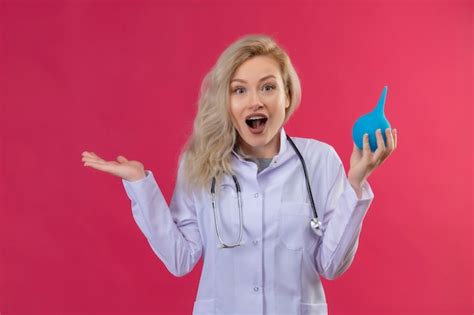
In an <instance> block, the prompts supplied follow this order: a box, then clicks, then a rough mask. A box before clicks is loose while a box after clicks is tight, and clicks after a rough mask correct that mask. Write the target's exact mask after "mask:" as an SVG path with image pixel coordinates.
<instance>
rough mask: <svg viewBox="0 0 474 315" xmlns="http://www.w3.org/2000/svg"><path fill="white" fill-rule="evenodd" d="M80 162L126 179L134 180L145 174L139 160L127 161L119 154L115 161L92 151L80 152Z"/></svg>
mask: <svg viewBox="0 0 474 315" xmlns="http://www.w3.org/2000/svg"><path fill="white" fill-rule="evenodd" d="M82 162H84V166H89V167H92V168H94V169H96V170H99V171H103V172H106V173H109V174H112V175H115V176H118V177H120V178H123V179H125V180H128V181H135V180H139V179H142V178H144V177H145V176H146V174H145V167H144V166H143V164H142V163H141V162H139V161H129V160H127V159H126V158H125V157H124V156H122V155H119V156H118V157H117V161H105V160H104V159H102V158H100V157H99V156H98V155H97V154H95V153H94V152H88V151H84V152H82Z"/></svg>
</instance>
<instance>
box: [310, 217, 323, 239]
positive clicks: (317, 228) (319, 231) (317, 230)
mask: <svg viewBox="0 0 474 315" xmlns="http://www.w3.org/2000/svg"><path fill="white" fill-rule="evenodd" d="M310 225H311V231H313V232H314V234H316V235H318V236H323V228H322V225H321V221H319V219H318V218H312V219H311V222H310Z"/></svg>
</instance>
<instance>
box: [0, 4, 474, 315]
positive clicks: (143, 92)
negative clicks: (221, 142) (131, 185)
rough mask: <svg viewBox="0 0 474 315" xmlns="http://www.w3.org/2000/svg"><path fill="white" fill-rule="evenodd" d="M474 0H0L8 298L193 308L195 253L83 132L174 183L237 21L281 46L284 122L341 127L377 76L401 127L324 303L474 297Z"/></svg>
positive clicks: (308, 129) (415, 307) (124, 308)
mask: <svg viewBox="0 0 474 315" xmlns="http://www.w3.org/2000/svg"><path fill="white" fill-rule="evenodd" d="M473 13H474V6H473V2H472V1H336V2H329V1H327V2H326V1H325V2H322V1H315V2H310V1H288V0H285V1H283V0H281V1H263V0H257V1H250V0H241V1H234V2H228V3H224V2H221V1H187V0H186V1H184V0H181V1H131V0H130V1H125V0H123V1H112V0H107V1H106V0H102V1H99V0H97V1H79V0H77V1H67V2H53V1H44V0H43V1H33V0H30V1H12V0H3V1H1V2H0V40H1V42H0V80H1V81H0V82H1V83H0V86H1V94H0V97H1V98H0V106H1V114H0V119H1V124H0V128H1V129H0V131H1V141H0V150H1V151H0V152H1V175H0V179H1V180H0V185H1V187H0V188H1V189H0V194H1V195H0V198H1V199H0V200H1V208H0V209H1V211H0V240H1V241H0V246H1V257H0V313H1V314H2V315H4V314H169V313H174V314H190V313H191V311H192V306H193V301H194V298H195V295H196V292H197V291H196V290H197V285H198V281H199V276H200V271H201V267H202V264H201V262H200V263H199V264H198V265H197V267H196V268H195V269H194V270H193V272H192V273H190V274H188V275H186V276H185V277H182V278H175V277H174V276H172V275H171V274H170V273H168V271H167V270H166V268H165V267H164V265H163V264H162V262H161V261H160V260H159V259H158V257H156V256H155V254H154V253H153V252H152V250H151V248H150V247H149V245H148V243H147V242H146V239H145V237H144V236H143V235H142V234H141V232H140V231H139V230H138V227H137V226H136V224H135V222H134V221H133V218H132V215H131V208H130V201H129V199H128V197H127V196H126V194H125V190H124V188H123V186H122V183H121V181H120V178H118V177H114V176H111V175H109V174H106V173H102V172H99V171H96V170H93V169H91V168H87V167H84V166H83V164H82V162H81V152H83V151H84V150H88V151H94V152H96V153H97V154H99V155H101V156H102V157H104V158H105V159H108V160H111V159H115V158H116V156H117V155H119V154H123V155H124V156H126V157H127V158H129V159H136V160H139V161H141V162H143V163H144V164H145V167H146V168H147V169H151V170H153V172H154V173H155V176H156V178H157V181H158V184H159V185H160V187H161V188H162V190H163V192H164V194H165V196H166V198H167V200H168V201H169V200H170V198H171V194H172V192H173V188H174V183H175V170H176V163H177V157H178V153H179V149H180V148H181V146H182V145H183V144H184V142H185V140H186V138H187V136H188V135H189V133H190V131H191V126H192V122H193V118H194V115H195V112H196V102H197V97H198V91H199V86H200V83H201V80H202V78H203V77H204V75H205V73H206V72H207V71H208V70H209V69H210V68H211V66H212V65H213V64H214V62H215V61H216V59H217V57H218V55H219V54H220V53H221V52H222V51H223V49H224V48H225V47H226V46H227V45H229V44H230V43H231V42H233V41H234V40H236V39H237V38H238V37H240V36H242V35H245V34H248V33H266V34H269V35H272V36H274V37H275V39H277V41H279V42H280V43H281V45H282V46H283V47H284V48H286V50H287V51H288V53H289V54H290V57H291V58H292V61H293V63H294V65H295V67H296V70H297V71H298V73H299V75H300V78H301V81H302V88H303V99H302V103H301V107H300V109H299V110H298V111H297V112H296V113H295V115H294V116H293V118H292V119H291V120H290V121H289V123H288V124H287V125H286V126H285V128H286V130H287V132H288V134H289V135H291V136H302V137H310V138H315V139H319V140H321V141H324V142H327V143H330V144H331V145H333V146H334V147H335V148H336V150H337V152H338V153H339V155H340V157H341V159H342V160H343V162H344V164H345V167H346V171H347V170H348V167H349V157H350V153H351V151H352V140H351V128H352V124H353V122H354V121H355V120H356V119H357V117H359V116H360V115H362V114H364V113H366V112H368V111H370V110H372V108H373V107H374V106H375V104H376V102H377V100H378V97H379V96H380V93H381V91H382V88H383V86H384V85H387V86H388V95H387V102H386V115H387V118H388V119H389V121H390V122H391V124H392V127H396V128H397V129H398V131H399V147H398V148H397V150H396V151H395V152H394V153H393V155H392V156H391V157H390V158H389V159H388V160H387V161H386V162H385V163H384V164H383V165H382V166H381V167H380V168H379V169H377V170H376V171H375V172H374V173H373V174H372V175H371V176H370V177H369V182H370V183H371V185H372V187H373V190H374V193H375V199H374V201H373V204H372V206H371V208H370V210H369V212H368V214H367V216H366V219H365V221H364V226H363V229H362V233H361V238H360V243H359V249H358V252H357V254H356V258H355V260H354V262H353V264H352V266H351V268H350V269H349V270H348V271H347V272H346V273H345V274H344V275H343V276H342V277H341V278H339V279H337V280H335V281H327V280H324V287H325V291H326V295H327V302H328V305H329V312H330V314H331V315H340V314H351V315H352V314H466V315H467V314H472V312H473V311H474V306H473V296H474V294H473V265H474V261H473V253H472V252H473V216H472V212H473V197H472V196H473V187H472V177H473V168H472V165H473V158H472V145H473V130H472V121H473V115H472V106H473V96H472V90H473V56H474V54H473V48H472V43H473V28H474V27H473V22H472V19H473Z"/></svg>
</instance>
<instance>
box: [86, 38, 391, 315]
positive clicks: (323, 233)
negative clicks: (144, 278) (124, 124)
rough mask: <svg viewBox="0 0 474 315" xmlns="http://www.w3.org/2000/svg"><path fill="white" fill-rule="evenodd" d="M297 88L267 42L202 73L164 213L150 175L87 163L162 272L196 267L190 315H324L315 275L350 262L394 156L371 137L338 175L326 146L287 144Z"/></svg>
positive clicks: (238, 48) (120, 160)
mask: <svg viewBox="0 0 474 315" xmlns="http://www.w3.org/2000/svg"><path fill="white" fill-rule="evenodd" d="M300 99H301V88H300V81H299V78H298V75H297V73H296V71H295V69H294V68H293V66H292V63H291V61H290V58H289V57H288V55H287V54H286V52H285V51H284V50H283V49H282V48H281V47H279V46H278V44H277V43H276V42H275V40H273V39H272V38H271V37H269V36H264V35H248V36H245V37H242V38H240V39H238V40H237V41H236V42H234V43H232V44H231V45H230V46H229V47H228V48H227V49H226V50H225V51H224V52H223V53H222V55H221V56H220V57H219V59H218V60H217V63H216V64H215V66H214V67H213V69H212V70H211V71H210V72H209V73H208V74H207V75H206V77H205V79H204V81H203V84H202V88H201V94H200V99H199V110H198V112H197V115H196V118H195V121H194V128H193V132H192V135H191V136H190V138H189V140H188V142H187V144H186V145H185V146H184V148H183V151H182V153H181V156H180V159H179V163H178V172H177V181H176V187H175V190H174V193H173V197H172V199H171V202H170V204H169V205H168V204H167V202H166V200H165V198H164V197H163V194H162V192H161V191H160V188H159V186H158V184H157V182H156V181H155V178H154V173H153V172H152V171H151V170H145V168H144V166H143V164H142V163H140V162H138V161H129V160H127V159H126V158H125V157H123V156H118V157H117V161H104V160H103V159H101V158H100V157H99V156H97V155H96V154H94V153H93V152H84V153H83V159H82V160H83V162H85V164H84V165H85V166H90V167H93V168H94V169H97V170H101V171H104V172H108V173H110V174H113V175H116V176H119V177H121V178H122V181H123V185H124V187H125V190H126V193H127V195H128V197H129V198H130V200H131V201H132V203H131V204H132V213H133V217H134V219H135V221H136V223H137V225H138V227H139V228H140V230H141V231H142V232H143V234H144V235H145V236H146V238H147V240H148V242H149V244H150V246H151V248H152V249H153V251H154V252H155V253H156V255H157V256H158V257H159V258H160V259H161V261H162V262H163V263H164V264H165V265H166V267H167V268H168V270H169V271H170V272H171V273H172V274H174V275H176V276H183V275H185V274H187V273H189V272H190V271H191V270H192V269H193V268H194V266H195V265H196V263H197V262H198V261H199V259H200V258H201V257H203V258H204V261H203V269H202V274H201V279H200V283H199V289H198V294H197V298H196V300H195V303H194V311H193V313H194V314H327V304H326V299H325V295H324V290H323V287H322V285H321V281H320V276H322V277H324V278H326V279H335V278H337V277H339V276H340V275H341V274H342V273H344V272H345V271H346V270H347V269H348V268H349V266H350V264H351V262H352V261H353V259H354V255H355V252H356V249H357V246H358V239H359V234H360V230H361V226H362V221H363V218H364V216H365V214H366V213H367V210H368V208H369V206H370V204H371V202H372V200H373V198H374V194H373V192H372V190H371V187H370V185H369V183H368V182H367V178H368V176H369V175H370V174H371V173H372V172H373V170H374V169H375V168H377V167H378V166H379V165H380V164H381V163H382V162H383V161H384V160H385V159H386V158H387V157H388V156H389V155H390V154H391V153H392V151H393V150H394V149H395V147H396V145H397V135H396V130H393V133H392V130H390V129H387V130H385V131H384V132H386V136H387V143H386V144H385V143H384V140H383V138H382V135H381V133H380V132H377V134H376V137H377V141H378V148H377V150H376V151H375V152H371V150H370V148H369V142H368V136H367V135H365V137H364V140H363V141H364V147H363V149H362V150H359V149H358V148H357V147H356V146H355V144H354V148H353V153H352V156H351V161H350V170H349V172H348V177H346V174H345V171H344V167H343V165H342V162H341V160H340V158H339V156H338V155H337V153H336V151H335V150H334V148H333V147H332V146H330V145H329V144H326V143H324V142H321V141H318V140H314V139H307V138H300V137H289V136H288V135H287V134H286V132H285V130H284V128H283V126H284V125H285V123H286V122H287V121H288V119H289V118H290V117H291V115H292V113H293V112H294V111H295V110H296V108H297V107H298V106H299V103H300Z"/></svg>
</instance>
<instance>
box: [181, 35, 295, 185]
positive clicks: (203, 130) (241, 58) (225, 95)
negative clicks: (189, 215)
mask: <svg viewBox="0 0 474 315" xmlns="http://www.w3.org/2000/svg"><path fill="white" fill-rule="evenodd" d="M255 56H268V57H272V58H273V59H274V60H275V61H277V63H278V64H279V66H280V74H281V76H282V79H283V84H284V87H285V90H286V91H285V92H286V96H287V98H288V99H289V100H290V106H289V107H288V108H287V109H286V110H285V119H284V122H283V124H285V123H286V122H287V121H288V119H289V118H290V117H291V115H292V114H293V112H294V111H295V110H296V109H297V108H298V106H299V104H300V101H301V85H300V79H299V77H298V75H297V73H296V70H295V69H294V67H293V65H292V63H291V60H290V58H289V56H288V54H287V53H286V51H285V50H284V49H283V48H282V47H280V46H279V45H278V44H277V42H276V41H275V40H274V39H273V38H271V37H270V36H268V35H262V34H250V35H246V36H244V37H241V38H239V39H238V40H236V41H235V42H233V43H232V44H231V45H229V46H228V47H227V48H226V49H225V50H224V51H223V52H222V54H221V55H220V56H219V58H218V59H217V62H216V64H215V65H214V66H213V67H212V69H211V70H210V71H209V72H208V73H207V74H206V76H205V77H204V79H203V81H202V84H201V89H200V94H199V100H198V111H197V113H196V117H195V119H194V124H193V132H192V134H191V136H190V137H189V138H188V140H187V142H186V144H185V145H184V146H183V149H182V150H181V153H180V160H182V162H183V175H184V178H185V183H186V184H187V187H188V188H190V187H191V186H194V187H200V188H202V187H207V186H209V185H210V181H211V179H212V177H216V180H217V181H218V182H219V181H220V179H221V176H222V175H224V174H229V175H233V174H235V173H234V171H233V169H232V166H231V159H232V150H235V151H236V152H237V153H239V154H240V155H241V156H243V157H244V158H248V159H252V157H249V156H246V155H245V154H244V153H243V152H242V151H241V149H240V148H239V146H238V142H237V140H238V138H237V137H238V132H237V130H236V129H235V128H234V126H233V124H232V120H231V115H232V114H231V112H230V106H229V100H230V94H229V92H230V81H231V79H232V77H233V76H234V74H235V72H236V70H237V68H239V66H240V65H241V64H243V63H244V62H245V61H247V60H249V59H250V58H252V57H255ZM188 185H190V186H188Z"/></svg>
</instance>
